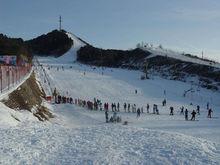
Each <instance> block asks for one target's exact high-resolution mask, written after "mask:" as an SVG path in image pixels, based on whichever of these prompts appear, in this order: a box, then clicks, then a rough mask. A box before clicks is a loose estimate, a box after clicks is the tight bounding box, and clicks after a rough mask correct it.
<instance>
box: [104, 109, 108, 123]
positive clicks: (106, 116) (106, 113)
mask: <svg viewBox="0 0 220 165" xmlns="http://www.w3.org/2000/svg"><path fill="white" fill-rule="evenodd" d="M105 119H106V123H108V111H107V110H106V111H105Z"/></svg>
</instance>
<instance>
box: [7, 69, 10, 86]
mask: <svg viewBox="0 0 220 165" xmlns="http://www.w3.org/2000/svg"><path fill="white" fill-rule="evenodd" d="M7 76H8V90H9V89H10V88H9V86H10V71H9V65H8V68H7Z"/></svg>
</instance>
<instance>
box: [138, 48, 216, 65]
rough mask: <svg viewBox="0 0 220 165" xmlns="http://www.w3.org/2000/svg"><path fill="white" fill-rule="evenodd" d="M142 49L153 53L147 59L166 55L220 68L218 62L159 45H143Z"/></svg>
mask: <svg viewBox="0 0 220 165" xmlns="http://www.w3.org/2000/svg"><path fill="white" fill-rule="evenodd" d="M142 49H143V50H145V51H149V52H151V53H152V55H150V56H148V57H147V59H148V58H152V57H156V56H166V57H171V58H174V59H178V60H181V61H185V62H192V63H196V64H201V65H207V66H212V67H216V68H220V64H219V63H217V62H216V63H213V62H209V61H205V60H202V59H197V58H192V57H188V56H185V55H183V54H182V53H180V52H177V51H172V50H167V49H162V48H159V47H157V48H154V47H143V48H142Z"/></svg>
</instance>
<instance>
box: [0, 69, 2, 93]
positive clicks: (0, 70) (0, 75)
mask: <svg viewBox="0 0 220 165" xmlns="http://www.w3.org/2000/svg"><path fill="white" fill-rule="evenodd" d="M0 78H1V93H2V66H1V65H0Z"/></svg>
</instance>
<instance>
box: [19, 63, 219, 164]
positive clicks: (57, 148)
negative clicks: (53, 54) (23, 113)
mask: <svg viewBox="0 0 220 165" xmlns="http://www.w3.org/2000/svg"><path fill="white" fill-rule="evenodd" d="M51 60H52V59H51ZM39 61H40V62H41V63H42V64H43V66H45V67H44V68H45V70H46V72H47V74H48V75H49V76H50V80H51V81H52V84H53V85H54V86H53V88H54V87H56V88H57V90H58V91H59V92H60V94H61V95H67V96H72V97H73V98H79V99H85V100H93V99H94V97H96V98H98V99H101V100H102V101H103V102H108V103H111V102H116V103H117V102H119V103H120V105H121V112H119V113H118V114H119V115H120V116H121V117H122V120H123V121H125V120H127V121H128V126H122V125H121V124H106V123H105V117H104V112H103V111H89V110H86V109H84V108H80V107H77V106H75V105H66V104H63V105H62V104H61V105H52V107H53V108H52V109H53V110H54V113H55V114H56V116H57V117H56V118H55V119H54V120H53V121H52V123H56V124H57V125H56V128H54V129H51V128H48V127H46V128H45V129H46V131H43V132H48V134H50V135H49V136H50V137H53V140H52V141H50V142H49V143H47V145H49V146H53V147H51V148H52V150H48V149H46V148H41V149H40V150H39V151H38V152H39V153H42V152H44V153H48V154H47V155H46V156H45V157H44V159H41V160H42V162H45V163H46V164H47V163H48V160H50V161H52V162H58V164H65V163H66V164H72V163H73V164H129V163H130V164H219V163H220V160H219V158H218V157H220V155H219V153H220V150H219V144H220V138H219V137H220V126H219V122H220V121H219V115H220V111H219V109H220V104H219V98H220V95H219V93H218V92H212V91H209V90H206V89H202V88H200V89H198V87H197V86H195V87H194V86H192V87H193V88H194V92H191V93H189V94H187V95H186V97H183V93H184V91H185V90H187V89H190V88H191V85H190V84H187V83H183V82H178V81H170V80H165V79H161V78H159V77H153V79H151V80H146V81H141V80H140V79H139V77H140V75H141V74H142V73H141V72H139V71H128V70H123V69H112V68H106V69H105V70H102V69H101V68H96V69H94V67H90V66H86V65H81V64H79V63H75V64H61V63H59V64H54V63H53V62H52V61H53V60H52V61H51V62H49V61H47V62H46V63H45V62H44V61H41V59H39ZM62 66H63V67H64V70H62V69H61V67H62ZM70 66H71V67H70ZM48 67H50V69H48ZM57 68H60V69H59V70H58V71H57ZM102 72H104V75H102ZM39 75H40V74H39ZM39 79H42V80H43V77H39ZM174 87H175V88H174ZM135 89H137V91H138V93H137V94H135V92H134V91H135ZM164 90H165V91H166V95H164ZM164 97H166V99H167V102H168V105H167V106H166V107H162V106H161V101H162V100H163V98H164ZM124 102H126V103H131V104H136V105H137V107H142V106H143V107H144V111H145V113H144V114H142V115H141V118H138V119H137V118H136V114H135V113H126V112H124V111H123V110H122V109H123V108H122V106H123V103H124ZM207 102H210V106H211V107H212V108H213V110H214V118H213V119H207V111H206V108H205V106H206V103H207ZM147 103H149V104H150V112H152V105H153V104H158V108H159V111H160V115H153V114H152V113H150V114H147V113H146V108H145V107H146V104H147ZM190 103H193V105H190ZM197 105H200V106H201V114H200V115H199V116H197V121H195V122H192V121H185V120H184V116H183V115H180V114H179V113H180V111H179V108H180V107H181V106H184V107H186V108H188V109H189V111H190V112H191V111H192V110H193V109H195V108H196V106H197ZM170 106H173V107H174V109H175V115H174V116H170V115H169V107H170ZM109 113H110V114H109V115H110V116H111V115H112V112H109ZM63 126H64V127H63ZM65 127H66V128H65ZM42 129H43V128H42ZM37 130H38V129H37ZM54 131H55V132H54ZM37 132H42V131H37ZM57 134H59V135H60V136H57ZM40 136H42V135H40ZM43 136H44V135H43ZM45 136H47V135H45ZM33 138H35V137H34V136H33ZM36 139H38V138H36ZM64 139H65V140H64ZM67 139H68V140H67ZM29 141H31V140H29ZM63 141H65V142H63ZM36 143H37V144H38V143H40V144H44V143H45V142H44V141H43V140H42V141H37V142H36ZM37 144H36V146H38V145H37ZM24 147H26V146H25V145H24ZM49 148H50V147H49ZM52 152H54V153H55V154H53V156H51V154H50V153H52ZM30 155H31V156H32V157H35V156H33V154H31V153H30ZM23 160H25V159H23ZM35 160H36V159H35ZM25 161H26V162H28V160H25Z"/></svg>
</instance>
